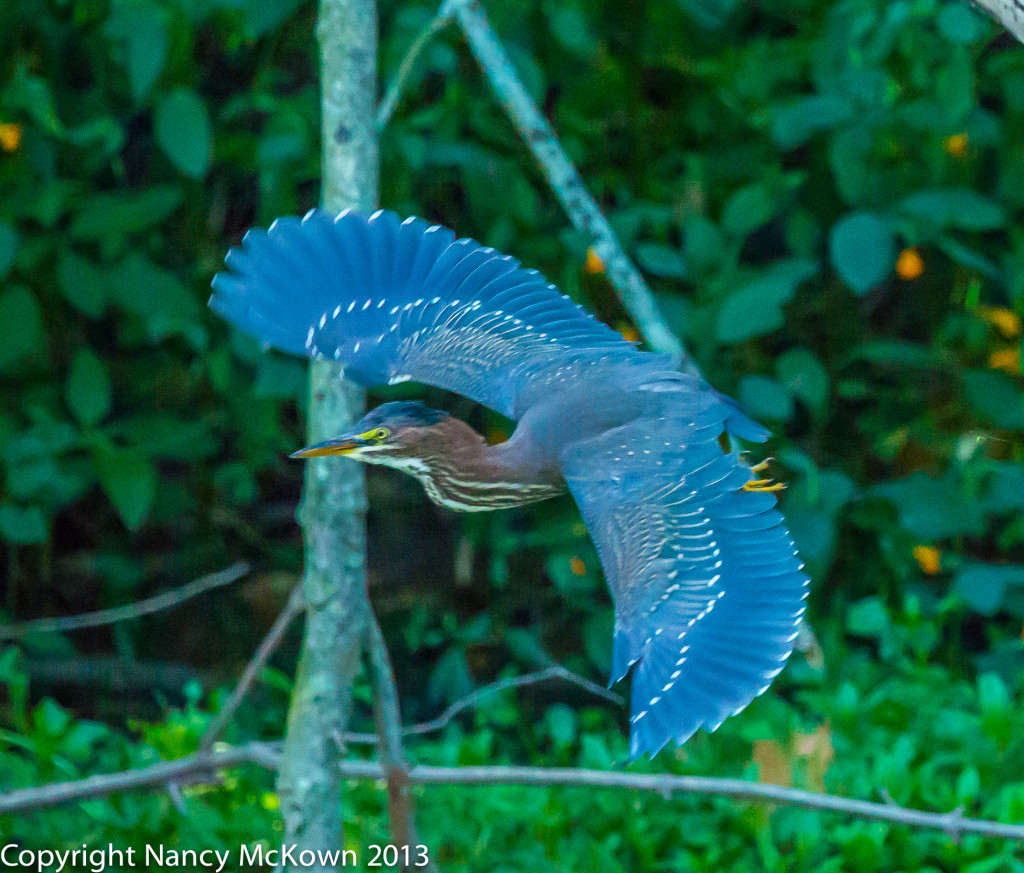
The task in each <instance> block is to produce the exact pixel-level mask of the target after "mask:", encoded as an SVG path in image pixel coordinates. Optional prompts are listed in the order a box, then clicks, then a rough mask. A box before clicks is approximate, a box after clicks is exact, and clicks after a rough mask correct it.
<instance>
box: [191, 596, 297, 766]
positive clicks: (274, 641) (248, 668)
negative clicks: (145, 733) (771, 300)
mask: <svg viewBox="0 0 1024 873" xmlns="http://www.w3.org/2000/svg"><path fill="white" fill-rule="evenodd" d="M304 608H305V602H304V601H303V599H302V586H301V585H297V586H296V587H295V588H293V589H292V593H291V596H290V597H289V598H288V602H287V603H286V604H285V607H284V609H283V610H282V611H281V614H280V615H279V616H278V617H277V618H276V619H274V623H273V624H272V625H271V626H270V630H269V631H267V635H266V636H265V637H264V638H263V642H261V643H260V644H259V647H258V648H257V649H256V653H255V654H254V655H253V656H252V659H251V660H250V661H249V663H248V664H246V665H245V669H244V670H243V671H242V676H241V678H240V679H239V680H238V684H237V685H236V686H235V688H234V690H233V691H232V692H231V696H230V697H228V699H227V700H226V701H225V702H224V705H223V706H222V707H221V708H220V712H218V713H217V716H216V717H215V718H214V719H213V721H211V722H210V725H209V727H207V729H206V733H205V734H203V738H202V739H201V740H200V741H199V751H201V752H207V751H209V750H210V749H212V748H213V744H214V742H216V740H217V737H219V736H220V733H221V731H223V730H224V728H225V726H226V725H227V723H228V722H229V721H230V720H231V716H233V715H234V714H235V710H237V709H238V707H239V706H240V705H241V704H242V701H243V700H244V699H245V695H246V694H248V692H249V688H250V687H251V686H252V683H253V682H255V681H256V677H257V676H259V674H260V671H261V670H262V669H263V668H264V667H265V666H266V665H267V661H269V660H270V656H271V655H272V654H274V652H275V651H276V650H277V647H278V646H279V645H280V644H281V638H282V637H284V635H285V631H287V630H288V628H289V627H290V626H291V623H292V622H293V621H294V620H295V617H296V616H297V615H298V614H299V613H300V612H302V610H303V609H304Z"/></svg>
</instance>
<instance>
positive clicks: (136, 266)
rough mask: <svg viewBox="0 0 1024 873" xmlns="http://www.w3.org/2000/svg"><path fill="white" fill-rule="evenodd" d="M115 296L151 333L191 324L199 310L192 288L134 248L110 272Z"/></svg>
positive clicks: (199, 313)
mask: <svg viewBox="0 0 1024 873" xmlns="http://www.w3.org/2000/svg"><path fill="white" fill-rule="evenodd" d="M110 288H111V291H112V292H113V297H114V299H115V300H116V301H117V302H118V303H119V304H120V305H121V306H123V307H124V308H125V309H127V310H128V311H129V312H133V313H135V314H136V315H138V316H139V317H140V318H142V319H143V320H144V321H145V322H146V323H147V325H148V326H149V329H150V332H151V333H152V334H153V335H154V336H157V337H159V336H164V335H166V334H169V333H174V332H176V331H183V330H186V329H187V328H189V327H192V326H193V325H194V324H195V323H196V322H197V321H199V319H200V318H201V312H202V310H201V309H200V307H199V302H198V301H197V300H196V298H195V297H194V296H193V294H192V291H191V290H190V289H189V288H188V287H187V286H186V285H184V284H183V283H182V282H181V281H180V280H179V279H178V278H177V277H176V276H174V275H173V274H172V273H169V272H168V271H167V270H164V269H162V268H161V267H158V266H157V265H156V264H154V263H153V262H152V261H150V260H149V259H148V258H146V257H145V256H144V255H141V254H138V253H136V252H133V253H132V254H130V255H128V256H127V257H126V258H125V259H124V261H122V262H121V263H120V264H119V265H118V266H117V267H115V268H114V270H113V271H112V272H111V274H110Z"/></svg>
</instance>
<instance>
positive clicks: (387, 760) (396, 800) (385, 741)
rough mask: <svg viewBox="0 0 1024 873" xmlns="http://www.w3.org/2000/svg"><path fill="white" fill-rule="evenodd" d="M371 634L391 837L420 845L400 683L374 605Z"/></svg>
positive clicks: (380, 754)
mask: <svg viewBox="0 0 1024 873" xmlns="http://www.w3.org/2000/svg"><path fill="white" fill-rule="evenodd" d="M367 636H368V640H367V647H368V649H369V653H370V663H371V665H372V667H373V700H374V708H373V712H374V717H375V718H376V721H377V738H378V743H377V756H378V758H379V759H380V764H381V769H382V770H383V771H384V773H385V774H387V781H388V820H389V822H390V824H391V841H392V842H393V843H394V844H395V845H396V846H398V847H400V848H401V847H404V846H416V845H419V844H420V838H419V834H418V833H417V831H416V819H415V817H414V814H413V802H412V795H411V794H410V792H409V762H408V761H407V760H406V758H405V751H404V750H403V749H402V713H401V708H400V707H399V704H398V686H397V685H396V683H395V673H394V670H393V669H392V667H391V656H390V655H389V654H388V645H387V641H386V640H385V639H384V633H383V632H382V631H381V629H380V624H379V622H378V621H377V616H376V615H374V613H373V610H372V609H371V610H370V617H369V630H368V634H367ZM400 857H401V854H400ZM431 866H433V865H432V864H431Z"/></svg>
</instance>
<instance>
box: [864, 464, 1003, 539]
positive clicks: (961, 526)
mask: <svg viewBox="0 0 1024 873" xmlns="http://www.w3.org/2000/svg"><path fill="white" fill-rule="evenodd" d="M870 493H871V494H873V495H877V496H878V497H883V498H885V499H886V500H889V501H891V502H892V503H893V504H895V506H896V509H897V511H898V512H899V516H900V523H901V524H902V525H903V527H905V528H906V529H907V530H909V531H910V532H911V533H913V534H916V535H917V536H918V537H920V538H921V539H922V540H940V539H943V538H944V537H951V536H959V535H961V534H980V533H983V532H984V530H985V517H984V515H983V513H982V511H981V507H980V506H979V505H978V504H977V503H975V502H974V501H972V500H970V498H969V495H968V494H966V493H965V492H964V489H963V488H962V486H961V485H960V483H958V482H956V481H955V480H953V479H950V478H945V479H935V478H933V477H931V476H928V475H926V474H925V473H913V474H911V475H910V476H907V477H906V478H905V479H899V480H897V481H895V482H883V483H882V484H880V485H876V486H874V487H873V488H872V489H871V490H870Z"/></svg>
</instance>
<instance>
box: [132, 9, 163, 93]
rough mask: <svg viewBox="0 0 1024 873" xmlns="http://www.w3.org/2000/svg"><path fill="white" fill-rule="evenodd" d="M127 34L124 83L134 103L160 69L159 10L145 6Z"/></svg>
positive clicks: (161, 41) (161, 32) (160, 19)
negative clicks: (128, 85) (125, 80)
mask: <svg viewBox="0 0 1024 873" xmlns="http://www.w3.org/2000/svg"><path fill="white" fill-rule="evenodd" d="M142 9H143V10H145V11H144V12H143V13H142V14H140V15H139V16H138V19H137V20H136V22H135V26H134V27H133V29H132V32H131V33H130V34H129V35H128V82H129V84H130V85H131V89H132V96H133V97H134V98H135V99H136V100H141V99H142V98H143V97H145V96H146V95H147V94H148V93H149V91H150V89H151V88H152V87H153V84H154V83H155V82H156V80H157V78H158V77H159V76H160V72H161V71H162V70H163V68H164V60H165V59H166V57H167V43H168V39H167V25H166V24H165V23H164V16H163V12H162V10H161V9H159V8H157V7H156V6H153V5H151V4H149V3H146V4H143V5H142Z"/></svg>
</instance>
